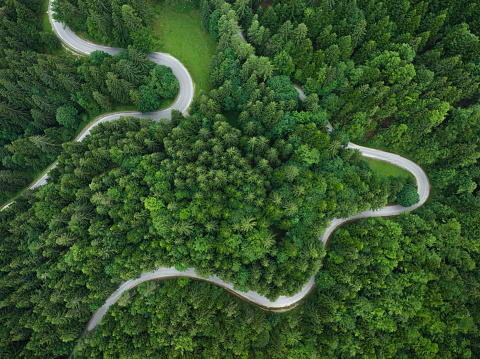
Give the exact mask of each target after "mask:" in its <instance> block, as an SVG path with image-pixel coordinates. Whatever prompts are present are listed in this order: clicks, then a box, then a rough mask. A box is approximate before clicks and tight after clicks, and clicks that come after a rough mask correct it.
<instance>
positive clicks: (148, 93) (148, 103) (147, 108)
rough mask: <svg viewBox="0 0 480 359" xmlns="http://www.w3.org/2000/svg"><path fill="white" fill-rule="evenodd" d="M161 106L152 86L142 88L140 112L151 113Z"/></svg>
mask: <svg viewBox="0 0 480 359" xmlns="http://www.w3.org/2000/svg"><path fill="white" fill-rule="evenodd" d="M159 106H160V97H159V96H158V94H157V92H156V91H155V90H154V89H153V88H151V87H150V86H145V85H143V86H140V103H139V104H138V110H139V111H140V112H141V113H146V112H151V111H154V110H156V109H158V107H159Z"/></svg>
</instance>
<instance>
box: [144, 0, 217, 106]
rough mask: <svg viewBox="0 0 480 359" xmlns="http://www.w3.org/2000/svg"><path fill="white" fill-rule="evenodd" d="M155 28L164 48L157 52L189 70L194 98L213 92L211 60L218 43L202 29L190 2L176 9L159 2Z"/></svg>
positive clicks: (195, 10) (198, 12) (196, 12)
mask: <svg viewBox="0 0 480 359" xmlns="http://www.w3.org/2000/svg"><path fill="white" fill-rule="evenodd" d="M155 14H156V15H155V22H154V24H153V29H154V30H155V32H156V33H157V35H158V36H159V37H160V41H161V43H162V45H161V46H160V47H159V48H158V50H157V51H160V52H165V53H169V54H170V55H172V56H175V57H176V58H177V59H178V60H180V61H181V62H182V64H183V65H184V66H185V67H186V68H187V70H188V71H189V72H190V75H191V76H192V79H193V82H194V83H195V98H196V97H198V95H199V93H200V92H201V91H203V92H208V91H210V90H211V89H212V86H211V85H210V80H209V75H208V73H209V69H210V59H211V57H212V56H213V55H214V54H215V48H216V44H215V42H214V41H213V40H212V39H211V38H210V35H208V34H207V33H206V32H205V30H204V29H203V27H202V24H201V22H200V11H199V10H197V9H193V8H192V6H191V5H190V3H181V4H180V5H178V6H176V7H175V8H173V7H171V6H170V5H168V4H166V3H165V2H163V1H162V2H159V3H157V4H156V5H155Z"/></svg>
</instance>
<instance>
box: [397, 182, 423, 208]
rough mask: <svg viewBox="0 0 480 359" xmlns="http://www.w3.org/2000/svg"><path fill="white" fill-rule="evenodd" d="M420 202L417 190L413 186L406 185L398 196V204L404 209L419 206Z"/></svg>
mask: <svg viewBox="0 0 480 359" xmlns="http://www.w3.org/2000/svg"><path fill="white" fill-rule="evenodd" d="M419 200H420V197H419V196H418V192H417V189H416V188H415V187H413V186H412V185H409V184H406V185H405V186H403V188H402V190H401V191H400V192H399V193H398V194H397V203H398V204H399V205H400V206H403V207H410V206H413V205H414V204H417V203H418V201H419Z"/></svg>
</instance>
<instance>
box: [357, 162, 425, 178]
mask: <svg viewBox="0 0 480 359" xmlns="http://www.w3.org/2000/svg"><path fill="white" fill-rule="evenodd" d="M363 159H364V161H365V162H367V163H368V165H369V166H370V168H371V169H372V171H374V172H376V173H377V174H379V175H380V176H382V177H389V176H393V177H403V178H406V179H408V178H411V179H415V177H414V176H413V175H412V174H411V173H410V172H408V171H407V170H404V169H403V168H400V167H398V166H395V165H392V164H391V163H388V162H383V161H379V160H374V159H372V158H366V157H364V158H363Z"/></svg>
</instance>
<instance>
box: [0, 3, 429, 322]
mask: <svg viewBox="0 0 480 359" xmlns="http://www.w3.org/2000/svg"><path fill="white" fill-rule="evenodd" d="M48 15H49V18H50V22H51V24H52V27H53V29H54V31H55V32H56V34H57V36H58V37H59V38H60V40H61V41H62V42H63V44H64V45H65V46H66V47H68V48H70V49H72V50H74V51H76V52H78V53H82V54H86V55H88V54H90V53H91V52H93V51H97V50H101V51H105V52H107V53H109V54H112V55H114V54H116V53H118V52H120V51H121V50H122V49H120V48H112V47H106V46H100V45H96V44H92V43H90V42H88V41H86V40H83V39H81V38H79V37H78V36H77V35H75V34H74V33H73V31H71V30H70V29H69V28H68V27H64V26H63V25H62V24H60V23H58V22H56V21H55V20H54V19H53V18H52V10H51V1H50V5H49V9H48ZM148 57H149V58H150V60H152V61H153V62H155V63H157V64H159V65H165V66H169V67H171V68H172V70H173V74H174V75H175V76H176V78H177V79H178V81H179V83H180V91H179V94H178V97H177V99H176V101H175V102H174V103H173V104H172V106H170V107H168V108H166V109H164V110H161V111H156V112H152V113H149V114H141V113H139V112H130V111H129V112H116V113H110V114H106V115H104V116H101V117H99V118H98V119H96V120H95V121H94V122H92V123H90V124H89V125H88V126H87V127H86V128H85V129H84V130H83V131H82V133H81V134H80V135H79V136H78V137H77V138H76V139H75V140H76V141H81V140H82V139H83V138H85V136H87V135H88V134H89V133H90V129H91V128H92V127H94V126H96V125H97V124H99V123H101V122H105V121H110V120H114V119H118V118H119V117H121V116H134V117H142V118H151V119H153V120H155V121H159V120H160V119H161V118H166V119H170V118H171V110H172V109H176V110H179V111H180V112H182V113H186V112H187V111H188V108H189V106H190V103H191V101H192V99H193V93H194V85H193V81H192V78H191V76H190V74H189V73H188V71H187V69H186V68H185V67H184V66H183V65H182V63H180V61H178V60H177V59H175V58H174V57H173V56H170V55H168V54H163V53H158V52H155V53H152V54H149V55H148ZM296 88H297V91H298V92H299V94H300V99H301V100H303V99H304V98H305V95H304V94H303V92H302V90H301V88H299V87H298V86H296ZM329 128H330V130H331V129H332V128H331V126H329ZM348 148H354V149H358V150H360V151H361V152H362V154H363V156H365V157H370V158H374V159H377V160H381V161H386V162H390V163H392V164H394V165H397V166H399V167H402V168H404V169H406V170H407V171H409V172H411V173H412V174H413V175H414V176H415V179H416V181H417V190H418V193H419V196H420V201H419V203H417V204H416V205H414V206H411V207H408V208H405V207H402V206H399V205H395V206H386V207H384V208H382V209H380V210H377V211H371V210H369V211H365V212H362V213H360V214H357V215H355V216H352V217H349V218H340V219H336V218H335V219H333V220H332V222H331V224H330V226H329V227H328V228H327V229H326V231H325V233H324V234H323V235H322V236H321V237H320V238H319V240H321V241H322V242H323V243H324V244H326V242H327V239H328V237H329V236H330V234H331V233H332V232H333V231H334V230H335V229H336V228H338V227H339V226H341V225H342V224H344V223H345V222H347V221H351V220H355V219H359V218H366V217H379V216H394V215H398V214H400V213H403V212H406V211H412V210H414V209H415V208H418V207H420V206H421V205H423V204H424V203H425V201H426V200H427V198H428V195H429V191H430V184H429V181H428V177H427V175H426V174H425V172H424V171H423V170H422V169H421V168H420V166H418V165H417V164H416V163H414V162H412V161H410V160H408V159H406V158H404V157H401V156H399V155H395V154H392V153H388V152H384V151H380V150H375V149H371V148H366V147H362V146H358V145H355V144H353V143H349V144H348ZM55 165H56V163H54V164H52V166H50V168H49V169H48V170H47V171H46V173H45V174H44V175H43V176H42V177H41V178H40V179H38V180H37V181H35V182H34V183H33V184H32V185H31V186H30V187H29V188H30V189H33V188H36V187H38V186H41V185H43V184H45V183H46V178H47V177H48V171H49V170H50V169H51V168H53V167H54V166H55ZM11 203H12V202H10V203H9V204H7V205H6V206H4V207H3V208H2V210H3V209H5V208H6V207H8V206H9V205H10V204H11ZM178 276H185V277H191V278H200V279H204V280H207V281H209V282H212V283H214V284H216V285H218V286H220V287H223V288H225V289H227V290H229V291H232V292H234V293H235V294H236V295H238V296H240V297H242V298H244V299H246V300H248V301H250V302H252V303H254V304H257V305H261V306H263V307H268V308H272V309H273V308H275V309H278V308H285V307H290V306H292V305H294V304H295V303H298V302H299V301H300V300H301V299H302V298H304V297H305V296H306V295H307V293H308V292H309V291H310V289H311V288H312V287H313V285H314V278H315V276H312V277H311V278H310V280H309V282H308V283H307V284H306V285H305V286H304V287H303V288H302V290H301V291H300V292H299V293H297V294H295V295H294V296H291V297H285V296H281V297H279V298H278V299H277V300H276V301H270V300H268V299H267V298H265V297H264V296H262V295H260V294H258V293H256V292H252V291H248V292H241V291H239V290H236V289H234V286H233V284H232V283H225V282H224V281H222V280H221V279H220V278H218V277H216V276H212V277H209V278H207V279H205V278H201V277H199V276H198V275H197V274H196V273H195V269H194V268H188V269H187V270H186V271H184V272H180V271H178V270H176V269H175V268H165V267H160V268H158V269H157V270H155V271H153V272H148V273H143V274H142V275H141V276H140V278H138V279H134V280H133V279H132V280H129V281H126V282H124V283H123V284H121V285H120V287H119V288H118V289H117V290H116V291H115V292H114V293H113V294H112V295H111V296H110V297H109V298H108V299H107V300H106V302H105V304H104V305H103V306H102V307H101V308H100V309H98V310H97V311H96V312H95V314H94V315H93V317H92V319H91V320H90V322H89V324H88V327H87V330H92V329H94V328H95V327H96V326H97V325H98V323H99V322H100V320H101V319H102V317H103V315H104V314H105V313H106V312H107V310H108V308H109V307H110V306H111V305H112V304H114V303H115V302H116V301H117V300H118V298H120V296H121V294H122V293H123V292H124V291H126V290H128V289H131V288H133V287H135V286H137V285H138V284H140V283H142V282H144V281H147V280H152V279H162V278H169V277H178Z"/></svg>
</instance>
